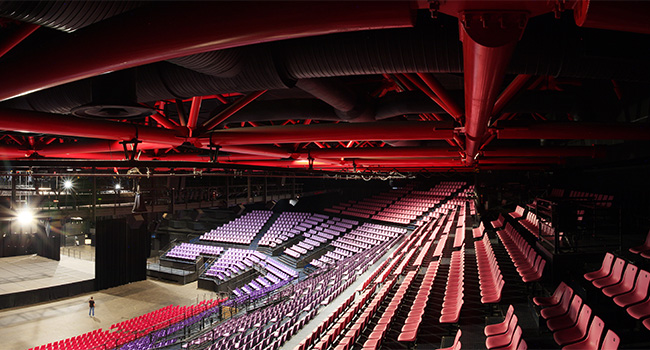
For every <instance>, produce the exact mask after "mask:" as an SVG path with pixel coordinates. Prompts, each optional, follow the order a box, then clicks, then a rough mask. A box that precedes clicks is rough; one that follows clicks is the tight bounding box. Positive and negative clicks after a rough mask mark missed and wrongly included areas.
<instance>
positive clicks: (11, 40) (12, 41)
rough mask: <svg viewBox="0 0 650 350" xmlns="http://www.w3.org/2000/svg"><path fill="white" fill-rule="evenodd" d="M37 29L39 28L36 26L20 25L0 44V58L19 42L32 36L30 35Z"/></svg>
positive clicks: (29, 24)
mask: <svg viewBox="0 0 650 350" xmlns="http://www.w3.org/2000/svg"><path fill="white" fill-rule="evenodd" d="M38 28H40V26H39V25H36V24H31V23H25V22H23V23H21V24H20V25H19V26H18V27H17V28H15V29H14V30H13V31H12V32H11V33H9V34H8V35H7V36H5V38H4V40H2V41H1V42H0V57H2V56H4V55H5V54H6V53H7V52H9V51H11V49H13V48H14V47H15V46H16V45H18V44H20V42H22V41H23V40H25V39H26V38H27V37H28V36H30V35H32V33H34V31H36V29H38Z"/></svg>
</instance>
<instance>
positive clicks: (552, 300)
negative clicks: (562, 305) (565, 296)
mask: <svg viewBox="0 0 650 350" xmlns="http://www.w3.org/2000/svg"><path fill="white" fill-rule="evenodd" d="M567 288H569V286H567V285H566V283H564V282H560V284H559V285H558V286H557V288H555V291H554V292H553V295H551V296H550V297H534V298H533V303H534V304H535V305H537V306H541V307H548V306H553V305H557V304H558V303H559V302H560V298H561V297H562V293H563V292H564V290H565V289H567Z"/></svg>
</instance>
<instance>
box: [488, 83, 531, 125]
mask: <svg viewBox="0 0 650 350" xmlns="http://www.w3.org/2000/svg"><path fill="white" fill-rule="evenodd" d="M532 77H533V76H532V75H530V74H519V75H517V76H516V77H515V78H514V79H513V80H512V81H511V82H510V84H509V85H508V86H507V87H506V88H505V90H503V92H502V93H501V95H499V97H498V98H497V101H496V102H495V103H494V108H493V109H492V115H493V116H496V115H499V114H501V111H502V110H503V107H505V105H507V104H508V102H510V101H511V100H512V98H513V97H515V95H516V94H517V93H518V92H519V91H521V90H522V89H523V88H524V87H525V86H526V84H528V82H529V81H530V79H531V78H532Z"/></svg>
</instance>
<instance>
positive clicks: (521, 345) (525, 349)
mask: <svg viewBox="0 0 650 350" xmlns="http://www.w3.org/2000/svg"><path fill="white" fill-rule="evenodd" d="M517 350H528V344H526V341H525V340H523V339H522V340H521V341H520V342H519V345H517Z"/></svg>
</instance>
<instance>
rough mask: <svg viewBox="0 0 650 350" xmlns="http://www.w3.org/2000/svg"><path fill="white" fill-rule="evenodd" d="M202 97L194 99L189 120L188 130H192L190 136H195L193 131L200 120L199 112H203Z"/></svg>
mask: <svg viewBox="0 0 650 350" xmlns="http://www.w3.org/2000/svg"><path fill="white" fill-rule="evenodd" d="M202 101H203V98H202V97H201V96H195V97H192V106H191V107H190V116H189V117H188V118H187V128H188V129H190V136H193V135H192V134H193V130H194V129H196V123H197V121H198V120H199V111H201V102H202Z"/></svg>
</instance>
